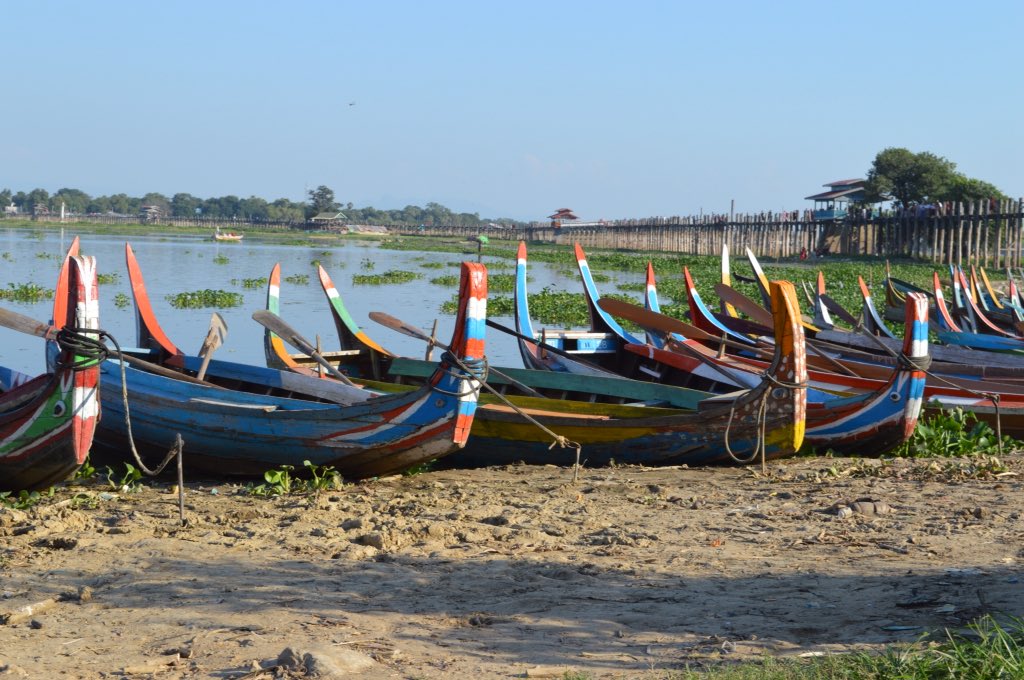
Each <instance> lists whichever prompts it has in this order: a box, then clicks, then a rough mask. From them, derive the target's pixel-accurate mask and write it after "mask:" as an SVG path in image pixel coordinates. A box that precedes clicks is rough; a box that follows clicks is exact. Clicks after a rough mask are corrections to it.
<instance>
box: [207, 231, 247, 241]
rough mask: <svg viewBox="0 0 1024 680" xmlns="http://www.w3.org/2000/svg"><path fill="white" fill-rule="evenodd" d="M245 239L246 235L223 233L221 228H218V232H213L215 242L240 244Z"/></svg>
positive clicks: (231, 232) (230, 232)
mask: <svg viewBox="0 0 1024 680" xmlns="http://www.w3.org/2000/svg"><path fill="white" fill-rule="evenodd" d="M243 238H245V234H239V233H237V232H233V231H221V230H220V227H217V231H215V232H213V240H214V241H224V242H227V243H238V242H240V241H241V240H242V239H243Z"/></svg>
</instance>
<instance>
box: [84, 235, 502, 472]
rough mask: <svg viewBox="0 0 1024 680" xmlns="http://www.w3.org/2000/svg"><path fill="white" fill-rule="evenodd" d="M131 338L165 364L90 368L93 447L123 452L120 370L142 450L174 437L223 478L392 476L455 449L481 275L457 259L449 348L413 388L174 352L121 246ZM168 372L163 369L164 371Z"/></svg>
mask: <svg viewBox="0 0 1024 680" xmlns="http://www.w3.org/2000/svg"><path fill="white" fill-rule="evenodd" d="M126 257H127V259H128V263H129V274H130V279H131V286H132V291H133V293H134V294H135V303H136V312H137V315H138V319H139V320H140V332H139V335H140V340H142V341H143V343H144V344H146V345H147V346H146V347H143V348H140V349H139V350H137V351H131V352H127V354H128V355H129V356H130V357H133V358H136V359H142V360H144V361H150V362H153V363H155V364H157V365H158V366H159V367H162V368H163V369H165V370H161V371H159V372H154V371H152V370H146V368H145V367H142V368H140V367H139V365H138V363H137V362H133V363H130V364H122V362H120V361H118V360H116V359H108V360H107V361H105V362H104V363H103V365H102V371H103V389H102V400H103V407H104V409H105V412H106V414H107V415H106V417H105V418H104V421H103V423H101V425H100V428H99V430H98V432H97V445H98V446H99V447H102V449H103V450H104V451H106V452H108V453H109V452H114V453H119V454H120V455H122V456H124V455H125V454H126V453H127V452H128V450H129V449H128V448H127V447H128V431H127V429H126V427H125V413H124V406H123V404H122V399H121V374H122V371H123V373H124V376H125V378H124V380H125V386H126V389H127V393H128V402H129V404H130V413H131V436H132V438H133V439H134V442H135V444H136V446H137V447H138V449H139V451H140V453H141V454H142V455H143V456H145V457H150V458H152V457H153V456H161V455H162V454H163V453H164V452H165V451H167V449H168V448H169V447H170V446H171V445H172V444H173V442H174V439H175V435H176V434H179V433H180V434H181V436H182V438H183V439H184V442H185V455H184V460H185V465H186V466H189V467H192V468H194V469H202V470H206V471H209V472H213V473H217V474H224V475H235V474H237V475H251V474H260V473H262V472H264V471H266V470H268V469H271V468H276V467H280V466H282V465H292V466H294V467H297V468H301V467H302V465H303V463H304V462H305V461H307V460H308V461H310V462H311V463H312V464H314V465H330V466H333V467H334V468H335V469H336V470H337V471H338V472H340V473H341V474H342V475H344V476H345V477H348V478H361V477H369V476H377V475H384V474H390V473H394V472H399V471H401V470H404V469H407V468H409V467H411V466H414V465H417V464H420V463H424V462H427V461H430V460H434V459H437V458H441V457H443V456H445V455H447V454H449V453H451V452H452V451H454V450H456V449H458V448H460V447H462V446H464V445H465V444H466V441H467V439H468V437H469V431H470V427H471V426H472V422H473V417H474V415H475V412H476V400H477V392H478V390H479V383H478V380H477V378H478V377H479V376H478V375H477V374H476V373H474V372H466V371H465V370H463V368H462V366H472V365H473V364H476V363H479V362H481V361H482V360H483V359H484V318H485V312H486V304H487V272H486V269H485V268H484V267H483V265H480V264H476V263H464V264H463V266H462V277H461V283H460V289H459V311H458V316H457V320H456V325H455V332H454V334H453V337H452V339H451V343H450V347H451V348H452V349H451V351H450V353H449V354H446V355H445V356H444V357H443V358H442V359H441V361H440V362H438V364H437V365H436V366H435V370H434V372H433V374H432V375H431V376H430V378H429V379H428V380H427V381H426V382H425V384H424V385H423V386H422V387H420V388H419V389H416V390H413V391H411V392H408V393H399V394H388V393H381V392H376V391H373V390H368V389H362V388H359V387H353V386H350V385H346V384H344V383H342V382H339V381H326V380H320V379H318V378H315V377H311V376H306V375H300V374H297V373H293V372H288V371H280V370H275V369H270V368H264V367H261V366H247V365H243V364H236V363H230V362H224V361H218V360H211V361H209V362H208V367H207V370H206V372H205V374H204V377H203V379H202V380H201V381H200V380H198V379H197V378H196V377H195V376H196V374H197V373H198V372H199V370H200V368H201V366H202V364H203V362H204V359H203V358H202V357H198V356H185V355H184V354H182V353H180V351H178V350H177V347H176V346H175V345H173V344H171V343H170V341H169V340H167V337H166V334H164V333H163V331H162V329H161V328H160V326H159V323H158V322H157V320H156V318H155V316H154V315H153V312H152V308H151V307H150V306H149V304H148V295H147V294H146V292H145V284H144V282H143V280H142V278H141V272H140V271H139V269H138V266H137V262H136V261H135V257H134V253H133V252H132V251H131V248H130V247H127V248H126ZM166 369H170V370H172V371H179V372H180V375H173V374H172V375H168V373H167V370H166Z"/></svg>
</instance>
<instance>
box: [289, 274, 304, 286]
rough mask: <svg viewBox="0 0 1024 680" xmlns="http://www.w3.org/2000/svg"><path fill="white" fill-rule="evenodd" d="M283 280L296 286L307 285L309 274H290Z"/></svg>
mask: <svg viewBox="0 0 1024 680" xmlns="http://www.w3.org/2000/svg"><path fill="white" fill-rule="evenodd" d="M284 280H285V281H287V282H288V283H294V284H295V285H296V286H306V285H309V274H292V275H291V276H286V277H284Z"/></svg>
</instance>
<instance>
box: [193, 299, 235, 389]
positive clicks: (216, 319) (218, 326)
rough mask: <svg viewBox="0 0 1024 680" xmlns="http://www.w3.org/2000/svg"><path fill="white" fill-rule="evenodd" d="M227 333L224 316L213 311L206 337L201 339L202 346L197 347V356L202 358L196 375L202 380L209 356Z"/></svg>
mask: <svg viewBox="0 0 1024 680" xmlns="http://www.w3.org/2000/svg"><path fill="white" fill-rule="evenodd" d="M227 335H228V325H227V323H226V322H225V321H224V318H223V317H222V316H221V315H220V314H218V313H217V312H214V313H213V315H212V316H210V330H208V331H207V332H206V339H205V340H203V346H202V347H200V348H199V356H200V357H202V358H203V363H202V365H200V366H199V372H198V373H196V377H197V378H199V379H200V380H202V379H203V378H204V377H205V376H206V369H207V368H208V367H209V366H210V358H211V357H212V356H213V353H214V352H215V351H216V350H217V348H218V347H220V346H221V345H223V344H224V338H226V337H227Z"/></svg>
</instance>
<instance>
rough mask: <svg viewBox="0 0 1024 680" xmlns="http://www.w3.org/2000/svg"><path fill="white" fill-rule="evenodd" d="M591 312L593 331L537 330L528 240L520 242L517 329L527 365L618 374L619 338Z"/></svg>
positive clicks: (547, 368) (593, 373)
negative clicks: (529, 284) (599, 324)
mask: <svg viewBox="0 0 1024 680" xmlns="http://www.w3.org/2000/svg"><path fill="white" fill-rule="evenodd" d="M584 263H585V260H584ZM577 264H578V260H577ZM581 273H582V270H581ZM590 311H591V328H590V330H585V331H581V330H548V329H544V330H543V331H541V332H539V333H538V332H536V331H534V329H533V321H532V320H531V319H530V301H529V296H528V293H527V285H526V243H525V242H522V241H520V243H519V250H518V252H517V253H516V286H515V330H516V332H517V333H519V336H520V337H518V338H517V339H516V342H517V343H518V345H519V354H520V356H522V358H523V365H524V366H525V367H526V368H533V369H538V370H548V371H559V372H564V373H576V374H580V375H605V376H608V375H614V374H615V372H614V371H613V370H612V369H613V368H614V367H615V366H616V365H617V364H618V362H619V360H620V358H621V356H622V355H621V352H620V351H619V342H618V339H617V337H616V335H615V334H614V332H612V331H611V330H610V329H609V328H597V327H595V326H594V323H595V321H596V320H598V319H600V318H601V317H600V315H599V314H597V315H596V316H595V312H594V308H593V306H591V307H590ZM526 338H536V339H537V340H539V341H540V342H539V343H538V342H530V341H529V340H527V339H526ZM545 346H552V347H555V348H556V349H559V350H561V351H562V353H558V354H556V353H554V352H549V351H547V350H545V349H544V347H545ZM566 354H568V355H569V356H566ZM573 355H576V356H579V359H578V360H577V359H574V358H573Z"/></svg>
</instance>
